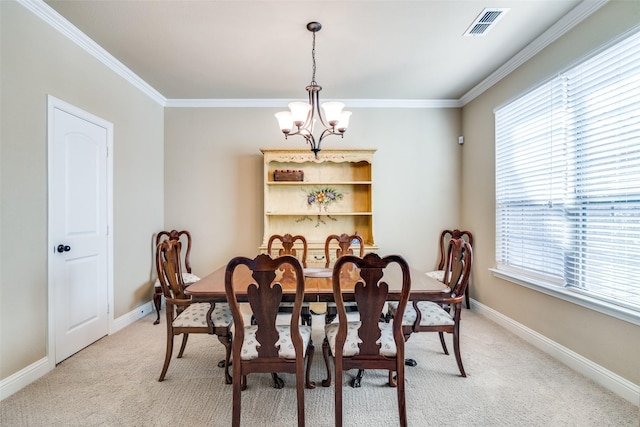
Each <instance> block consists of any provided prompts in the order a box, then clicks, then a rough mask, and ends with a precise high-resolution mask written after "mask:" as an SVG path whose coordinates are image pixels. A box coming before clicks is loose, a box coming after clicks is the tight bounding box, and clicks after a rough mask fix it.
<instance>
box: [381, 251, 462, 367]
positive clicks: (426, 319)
mask: <svg viewBox="0 0 640 427" xmlns="http://www.w3.org/2000/svg"><path fill="white" fill-rule="evenodd" d="M445 253H446V257H445V267H444V277H443V282H444V284H445V285H447V287H448V288H449V290H448V291H447V292H443V293H442V294H441V296H439V297H434V298H432V299H431V301H420V302H418V301H413V302H411V303H409V305H408V306H407V308H406V310H405V311H404V314H402V315H401V314H400V312H399V310H398V308H399V305H398V304H397V303H394V302H390V303H389V306H388V307H389V314H390V316H391V317H392V318H394V319H398V318H401V319H402V322H401V323H402V330H403V332H404V336H405V339H406V340H408V339H409V337H410V336H411V334H412V333H415V332H438V334H439V336H440V344H441V345H442V350H443V351H444V353H445V354H447V355H448V354H449V351H448V350H447V345H446V343H445V340H444V333H445V332H446V333H449V334H453V351H454V354H455V356H456V362H457V364H458V369H459V370H460V374H461V376H463V377H466V376H467V374H466V373H465V370H464V366H463V365H462V358H461V356H460V318H461V317H460V316H461V313H462V301H463V300H464V295H465V292H466V289H467V285H468V284H469V276H470V275H471V266H472V264H473V249H472V248H471V244H470V243H469V242H467V241H465V240H464V239H462V238H458V239H451V240H449V245H448V247H447V251H446V252H445Z"/></svg>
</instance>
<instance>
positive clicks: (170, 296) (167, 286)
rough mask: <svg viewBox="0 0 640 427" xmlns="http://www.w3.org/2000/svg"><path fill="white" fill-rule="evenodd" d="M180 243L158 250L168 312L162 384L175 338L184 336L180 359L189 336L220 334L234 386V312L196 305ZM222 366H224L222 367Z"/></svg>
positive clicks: (223, 307)
mask: <svg viewBox="0 0 640 427" xmlns="http://www.w3.org/2000/svg"><path fill="white" fill-rule="evenodd" d="M181 246H182V243H181V242H180V241H179V240H173V239H169V240H164V241H162V242H160V243H159V244H158V247H157V249H156V269H157V272H158V278H159V280H160V287H161V289H162V293H163V294H164V297H165V300H166V312H167V316H166V317H167V351H166V354H165V359H164V365H163V366H162V372H161V373H160V378H159V379H158V381H163V380H164V377H165V375H166V373H167V369H169V363H170V362H171V356H172V353H173V339H174V337H175V336H176V335H182V345H181V346H180V351H179V352H178V358H181V357H182V355H183V354H184V350H185V348H186V346H187V340H188V338H189V334H211V335H216V336H217V337H218V340H219V341H220V342H221V343H222V344H223V345H224V346H225V359H224V362H223V363H222V367H224V375H225V381H226V383H227V384H231V376H230V374H229V360H230V356H231V342H232V339H231V322H232V317H231V311H230V310H229V305H228V304H226V303H208V302H193V301H192V300H191V298H190V297H188V296H186V295H185V294H184V289H185V284H184V282H183V279H182V277H183V276H182V274H181V273H182V271H181V264H182V263H181V258H180V248H181ZM218 366H220V364H219V365H218Z"/></svg>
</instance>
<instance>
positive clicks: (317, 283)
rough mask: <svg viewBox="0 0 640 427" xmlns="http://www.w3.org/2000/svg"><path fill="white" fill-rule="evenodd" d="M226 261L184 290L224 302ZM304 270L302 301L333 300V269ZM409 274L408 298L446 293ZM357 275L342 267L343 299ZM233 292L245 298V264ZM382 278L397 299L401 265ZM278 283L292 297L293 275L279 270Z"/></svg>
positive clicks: (431, 281)
mask: <svg viewBox="0 0 640 427" xmlns="http://www.w3.org/2000/svg"><path fill="white" fill-rule="evenodd" d="M225 269H226V265H223V266H222V267H220V268H218V269H216V270H215V271H213V272H212V273H211V274H209V275H208V276H205V277H203V278H202V279H201V280H200V281H198V282H196V283H194V284H192V285H189V287H187V288H186V289H185V294H187V295H191V296H192V297H193V298H194V299H195V300H207V301H217V302H225V301H226V300H227V298H226V294H225V290H224V275H225ZM304 270H305V298H304V299H305V301H309V302H328V301H333V285H332V279H331V274H332V271H333V269H331V268H328V269H325V268H306V269H304ZM410 274H411V296H410V299H412V300H418V301H431V300H437V299H438V298H441V297H442V296H443V295H447V294H448V293H449V288H448V287H446V286H445V285H444V284H443V283H442V282H440V281H438V280H436V279H433V278H431V277H429V276H427V275H426V274H425V273H423V272H421V271H418V270H415V269H413V268H411V269H410ZM359 278H360V276H359V274H358V272H357V270H350V271H349V270H348V269H347V270H345V269H343V272H342V274H341V278H340V280H341V288H342V289H343V295H344V299H345V300H349V299H350V298H349V297H348V294H349V291H353V288H354V286H355V284H356V283H357V281H358V279H359ZM234 280H236V281H237V282H236V283H235V288H236V293H237V295H238V300H239V301H243V300H245V299H246V289H247V287H248V286H249V284H251V283H252V277H251V272H250V271H249V269H248V268H247V267H246V266H239V267H238V268H236V272H235V275H234ZM383 280H384V281H386V282H387V283H388V285H389V299H390V300H393V299H398V298H399V296H400V288H401V286H402V280H401V271H400V268H390V269H388V270H387V271H386V272H385V275H384V276H383ZM275 281H278V282H280V283H281V285H282V290H283V299H287V298H286V297H287V295H289V296H290V298H293V294H294V293H295V280H294V278H293V277H287V275H286V274H285V275H283V274H279V275H278V276H277V277H276V280H275Z"/></svg>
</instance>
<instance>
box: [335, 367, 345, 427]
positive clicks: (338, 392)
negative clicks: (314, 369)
mask: <svg viewBox="0 0 640 427" xmlns="http://www.w3.org/2000/svg"><path fill="white" fill-rule="evenodd" d="M333 365H334V366H335V373H336V385H335V391H334V395H335V411H336V414H335V415H336V427H342V377H343V373H342V361H341V360H339V359H337V358H336V359H335V360H334V361H333Z"/></svg>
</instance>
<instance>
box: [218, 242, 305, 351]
mask: <svg viewBox="0 0 640 427" xmlns="http://www.w3.org/2000/svg"><path fill="white" fill-rule="evenodd" d="M284 265H287V267H288V266H291V268H286V269H284V268H281V267H283V266H284ZM239 266H245V267H247V268H248V269H249V271H250V272H251V278H252V280H251V284H249V285H248V287H247V288H246V291H247V292H246V293H247V299H248V302H249V305H250V306H251V309H252V311H253V316H254V318H255V321H256V324H257V326H258V331H257V333H256V339H257V340H258V342H259V343H260V347H259V348H258V357H259V358H278V347H276V343H277V342H278V339H279V333H278V330H277V328H276V316H277V314H278V308H279V306H280V303H281V302H282V295H283V288H284V289H285V290H290V291H292V290H295V301H294V305H293V314H292V316H291V339H292V341H293V346H294V349H295V352H296V355H300V357H302V355H303V342H302V338H301V336H300V326H299V319H300V314H301V312H302V301H303V299H304V274H303V272H302V265H301V264H300V261H299V260H298V259H297V258H296V257H294V256H292V255H283V256H281V257H278V258H273V259H272V258H271V257H270V256H269V255H266V254H261V255H258V256H257V257H256V258H254V259H250V258H245V257H235V258H233V259H232V260H231V261H229V263H228V264H227V268H226V271H225V292H226V295H227V301H228V303H229V307H230V308H231V314H232V316H233V323H234V325H235V333H234V336H233V344H232V346H233V360H234V361H235V360H240V352H241V349H242V343H243V341H244V318H243V315H242V312H241V310H240V305H239V303H238V298H237V296H236V292H235V289H234V286H235V285H236V283H237V282H238V280H235V281H234V274H242V273H241V272H240V271H236V269H237V267H239ZM283 271H288V272H292V273H293V274H292V275H289V276H287V275H283V274H282V272H283ZM278 275H279V277H278Z"/></svg>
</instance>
